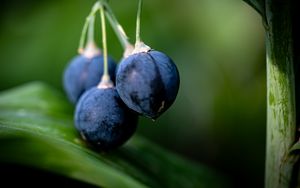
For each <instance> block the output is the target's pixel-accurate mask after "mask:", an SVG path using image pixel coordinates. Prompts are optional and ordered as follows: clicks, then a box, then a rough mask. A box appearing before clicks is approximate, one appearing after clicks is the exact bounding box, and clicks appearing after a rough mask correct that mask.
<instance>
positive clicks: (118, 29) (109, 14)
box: [101, 1, 131, 49]
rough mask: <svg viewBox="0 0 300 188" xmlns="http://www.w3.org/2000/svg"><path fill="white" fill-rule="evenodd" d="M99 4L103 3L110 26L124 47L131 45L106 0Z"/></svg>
mask: <svg viewBox="0 0 300 188" xmlns="http://www.w3.org/2000/svg"><path fill="white" fill-rule="evenodd" d="M101 4H102V5H103V7H104V9H105V15H106V17H107V19H108V21H109V22H110V25H111V27H112V28H113V30H114V31H115V34H116V35H117V37H118V38H119V41H120V43H121V45H122V47H123V48H124V49H126V48H127V47H128V46H131V43H130V42H129V41H128V37H127V35H126V33H125V31H124V29H123V27H122V26H121V24H120V23H119V22H118V20H117V18H116V16H115V15H114V13H113V11H112V10H111V8H110V7H109V5H108V4H107V2H106V1H101Z"/></svg>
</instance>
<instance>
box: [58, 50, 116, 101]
mask: <svg viewBox="0 0 300 188" xmlns="http://www.w3.org/2000/svg"><path fill="white" fill-rule="evenodd" d="M88 50H90V49H88ZM88 50H86V51H85V52H84V53H83V54H82V55H78V56H77V57H75V58H74V59H72V60H71V62H70V63H69V64H68V66H67V67H66V69H65V71H64V76H63V85H64V89H65V92H66V93H67V96H68V98H69V100H70V101H71V102H72V103H74V104H75V103H76V102H77V101H78V99H79V97H80V96H81V95H82V94H83V93H84V92H85V91H86V90H88V89H90V88H91V87H94V86H96V85H97V84H98V83H99V82H100V79H101V77H102V75H103V55H102V54H101V53H100V51H98V52H97V51H96V52H95V51H94V52H92V53H91V51H88ZM108 68H109V70H108V71H109V74H110V75H111V78H112V79H113V81H114V78H115V68H116V63H115V62H114V60H113V59H112V58H108Z"/></svg>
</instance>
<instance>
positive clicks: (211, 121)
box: [0, 0, 266, 188]
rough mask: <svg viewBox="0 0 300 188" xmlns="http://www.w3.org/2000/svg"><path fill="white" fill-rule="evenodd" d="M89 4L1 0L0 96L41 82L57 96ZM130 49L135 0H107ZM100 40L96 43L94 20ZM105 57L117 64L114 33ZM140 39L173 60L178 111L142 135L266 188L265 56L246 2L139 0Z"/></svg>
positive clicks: (257, 21)
mask: <svg viewBox="0 0 300 188" xmlns="http://www.w3.org/2000/svg"><path fill="white" fill-rule="evenodd" d="M94 2H95V1H94V0H43V1H35V0H9V1H8V0H4V1H1V3H0V59H1V60H0V91H1V90H5V89H8V88H11V87H14V86H17V85H20V84H22V83H26V82H30V81H33V80H41V81H44V82H47V83H49V84H50V85H52V86H54V87H56V88H58V89H59V90H61V91H62V81H61V80H62V79H61V78H62V72H63V70H64V67H65V66H66V64H67V63H68V61H69V60H70V59H71V58H72V57H73V56H75V55H76V52H77V47H78V43H79V37H80V34H81V29H82V26H83V23H84V20H85V17H86V15H87V14H88V12H89V11H90V8H91V6H92V4H93V3H94ZM110 4H111V7H112V9H113V10H114V12H115V14H116V16H117V18H118V19H119V21H120V23H121V24H122V25H123V26H124V28H125V30H126V32H127V34H128V36H129V37H130V39H131V41H132V42H134V38H135V15H136V8H137V1H132V0H130V1H129V0H127V1H124V0H111V1H110ZM97 21H98V25H97V32H96V33H97V37H96V38H97V41H98V44H101V42H100V41H101V34H100V24H99V18H98V20H97ZM108 37H109V38H108V41H109V43H108V46H109V53H110V54H111V56H113V57H114V59H116V60H119V59H120V58H121V56H122V48H121V46H120V44H119V43H118V41H117V38H116V37H115V35H114V33H113V32H112V30H111V29H110V28H109V31H108ZM142 38H143V40H144V41H145V42H146V43H147V44H148V45H150V46H151V47H152V48H154V49H157V50H160V51H163V52H165V53H166V54H168V55H169V56H171V57H172V59H173V60H174V61H175V62H176V64H177V66H178V69H179V72H180V76H181V86H180V90H179V94H178V97H177V100H176V102H175V103H174V105H173V106H172V107H171V108H170V109H169V110H168V111H167V112H166V113H165V114H164V115H162V116H161V117H160V118H159V119H158V120H157V121H156V122H152V121H151V120H148V119H142V118H141V120H140V123H139V128H138V133H139V134H142V135H145V136H146V137H148V138H149V139H151V140H153V141H154V142H156V143H157V144H159V145H161V146H162V147H164V148H167V149H169V150H172V151H174V152H176V153H178V154H180V155H182V156H184V157H186V158H189V159H191V160H194V161H197V162H199V163H202V164H205V165H207V166H209V167H211V168H213V169H215V170H216V171H218V172H219V173H221V174H223V175H224V176H225V177H227V178H228V179H229V180H230V181H231V182H232V184H233V186H234V187H249V188H250V187H251V188H252V187H262V186H263V177H264V156H265V153H264V149H265V121H266V115H265V111H266V107H265V103H266V101H265V99H266V96H265V93H266V84H265V83H266V80H265V76H266V75H265V55H264V54H265V48H264V29H263V25H262V21H261V18H260V17H259V15H258V14H257V13H256V12H255V11H254V10H253V9H252V8H251V7H249V6H248V5H247V4H246V3H244V2H243V1H242V0H185V1H182V0H172V1H170V0H168V1H167V0H164V1H161V0H151V1H147V0H145V1H144V9H143V15H142Z"/></svg>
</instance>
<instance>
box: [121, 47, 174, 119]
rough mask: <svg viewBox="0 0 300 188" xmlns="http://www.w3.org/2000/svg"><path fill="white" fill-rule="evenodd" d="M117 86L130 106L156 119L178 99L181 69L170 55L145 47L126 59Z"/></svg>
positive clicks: (122, 64)
mask: <svg viewBox="0 0 300 188" xmlns="http://www.w3.org/2000/svg"><path fill="white" fill-rule="evenodd" d="M116 88H117V91H118V93H119V95H120V97H121V99H122V100H123V101H124V103H125V104H126V105H127V106H128V107H129V108H131V109H132V110H134V111H136V112H138V113H140V114H143V115H144V116H146V117H149V118H152V119H156V118H157V117H159V116H160V115H161V114H162V113H163V112H165V111H166V110H167V109H168V108H169V107H170V106H171V104H172V103H173V102H174V101H175V98H176V96H177V93H178V89H179V73H178V70H177V67H176V65H175V64H174V62H173V61H172V60H171V59H170V58H169V57H168V56H167V55H165V54H163V53H161V52H159V51H155V50H149V51H143V49H142V51H140V52H139V51H138V52H136V53H133V54H132V55H130V56H128V57H127V58H125V59H123V60H122V62H121V63H120V65H119V67H118V70H117V75H116Z"/></svg>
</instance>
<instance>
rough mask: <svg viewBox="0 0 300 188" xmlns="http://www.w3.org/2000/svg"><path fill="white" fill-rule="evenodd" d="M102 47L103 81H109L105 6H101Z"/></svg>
mask: <svg viewBox="0 0 300 188" xmlns="http://www.w3.org/2000/svg"><path fill="white" fill-rule="evenodd" d="M100 17H101V28H102V45H103V77H102V78H103V79H107V80H109V73H108V62H107V41H106V23H105V16H104V9H103V6H100Z"/></svg>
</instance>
